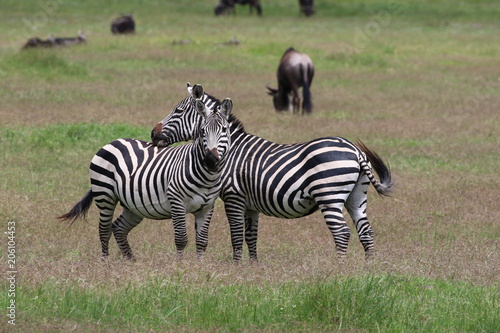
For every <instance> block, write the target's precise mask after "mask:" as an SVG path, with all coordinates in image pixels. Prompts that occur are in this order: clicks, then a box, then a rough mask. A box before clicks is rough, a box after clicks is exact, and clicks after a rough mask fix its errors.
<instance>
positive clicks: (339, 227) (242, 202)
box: [152, 92, 394, 262]
mask: <svg viewBox="0 0 500 333" xmlns="http://www.w3.org/2000/svg"><path fill="white" fill-rule="evenodd" d="M191 93H192V92H191ZM193 97H194V96H190V97H188V99H190V98H193ZM198 118H199V115H198V114H197V113H196V112H194V109H193V108H186V109H183V110H182V111H180V110H179V109H176V110H173V111H172V112H171V113H170V114H169V115H168V116H167V117H166V118H165V119H164V120H163V123H162V126H161V132H158V129H159V128H160V126H159V125H158V124H157V125H156V127H155V130H153V131H152V136H153V140H154V138H157V139H161V140H164V141H165V142H169V143H170V142H172V141H174V140H182V141H185V140H189V139H191V138H192V137H193V136H194V134H195V132H196V130H195V127H194V126H193V125H192V124H194V123H196V121H197V120H198ZM229 122H230V128H231V144H232V146H231V152H230V153H229V155H228V156H227V162H226V166H225V168H224V170H223V171H222V188H221V192H220V196H221V199H222V200H223V201H224V205H225V211H226V215H227V218H228V221H229V226H230V232H231V243H232V248H233V259H234V261H236V262H238V261H240V260H241V257H242V248H243V238H244V239H245V242H246V244H247V246H248V251H249V257H250V260H251V261H257V230H258V220H259V214H260V213H262V214H265V215H267V216H274V217H279V218H285V219H292V218H299V217H303V216H306V215H309V214H312V213H313V212H315V211H317V210H318V209H319V210H320V211H321V212H322V214H323V217H324V219H325V221H326V224H327V226H328V228H329V230H330V232H331V234H332V235H333V239H334V243H335V248H336V252H337V254H338V256H339V257H340V258H343V257H344V256H345V254H346V252H347V246H348V243H349V238H350V234H351V232H350V229H349V227H348V225H347V223H346V222H345V219H344V217H343V213H342V209H343V207H345V208H346V209H347V211H348V213H349V215H350V216H351V218H352V220H353V222H354V225H355V227H356V230H357V232H358V237H359V240H360V242H361V244H362V246H363V248H364V251H365V256H366V258H367V259H368V258H370V257H371V256H372V254H373V252H374V244H373V230H372V227H371V226H370V223H369V221H368V217H367V214H366V206H367V191H368V187H369V185H370V183H371V184H372V185H373V186H374V187H375V189H376V191H377V192H378V193H379V194H380V195H382V196H388V195H389V194H390V192H391V191H392V189H393V185H394V182H393V179H392V176H391V170H390V168H389V167H388V166H387V165H386V163H385V162H384V161H383V160H382V158H380V156H379V155H377V154H376V153H374V152H373V151H371V150H370V149H368V148H367V147H366V146H365V145H364V144H363V143H362V142H361V141H358V143H357V145H355V144H353V143H351V142H350V141H348V140H347V139H344V138H341V137H323V138H317V139H314V140H312V141H309V142H304V143H296V144H278V143H274V142H271V141H268V140H266V139H263V138H260V137H258V136H255V135H252V134H249V133H247V132H246V131H245V129H244V126H243V124H242V123H241V122H240V121H239V120H238V119H237V118H236V116H235V115H234V114H231V115H230V117H229ZM372 165H373V169H374V170H375V172H376V173H377V174H378V175H379V178H380V181H377V180H376V179H375V176H374V173H373V171H372V167H371V166H372Z"/></svg>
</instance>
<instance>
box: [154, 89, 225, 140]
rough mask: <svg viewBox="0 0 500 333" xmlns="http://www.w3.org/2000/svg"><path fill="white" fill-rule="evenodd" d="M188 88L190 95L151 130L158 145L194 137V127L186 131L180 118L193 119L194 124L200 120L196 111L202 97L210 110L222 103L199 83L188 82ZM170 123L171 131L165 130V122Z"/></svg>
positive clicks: (184, 119)
mask: <svg viewBox="0 0 500 333" xmlns="http://www.w3.org/2000/svg"><path fill="white" fill-rule="evenodd" d="M187 90H188V92H189V96H188V97H186V98H184V99H183V100H182V101H180V102H179V104H177V106H176V107H175V108H174V109H173V110H172V112H171V113H170V114H169V115H168V116H166V117H165V118H164V119H163V120H161V121H160V122H159V123H158V124H156V126H155V127H154V128H153V130H152V131H151V139H152V141H153V144H154V145H155V146H158V147H167V146H169V145H171V144H172V143H175V142H180V141H186V140H183V139H182V138H184V137H189V138H190V139H189V140H191V138H192V135H193V133H192V128H189V130H190V131H189V132H186V130H187V128H186V127H185V126H184V125H183V123H181V122H178V119H182V120H183V121H192V122H194V124H196V123H197V122H198V119H199V117H198V112H196V107H195V101H196V100H198V99H200V100H201V101H202V102H203V103H204V104H205V106H206V107H207V109H208V110H211V111H213V110H215V109H216V108H217V107H218V106H219V105H220V104H221V103H220V100H218V99H217V98H215V97H213V96H211V95H208V94H206V93H205V92H204V91H203V87H202V86H201V85H199V84H195V85H194V86H191V84H190V83H189V82H188V83H187ZM186 115H189V116H190V118H189V119H186V118H185V116H186ZM167 123H168V124H170V126H169V127H170V128H171V129H172V130H171V131H169V133H166V132H165V130H166V129H165V128H164V127H163V124H167Z"/></svg>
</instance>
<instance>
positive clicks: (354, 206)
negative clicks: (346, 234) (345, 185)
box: [345, 176, 374, 259]
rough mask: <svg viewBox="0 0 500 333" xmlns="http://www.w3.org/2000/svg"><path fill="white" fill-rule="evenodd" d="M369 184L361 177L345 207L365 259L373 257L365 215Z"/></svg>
mask: <svg viewBox="0 0 500 333" xmlns="http://www.w3.org/2000/svg"><path fill="white" fill-rule="evenodd" d="M369 184H370V182H369V180H368V177H366V176H363V177H361V179H360V180H359V181H358V183H357V184H356V186H355V187H354V189H353V190H352V191H351V194H350V195H349V197H348V198H347V201H346V204H345V207H346V209H347V211H348V212H349V215H350V216H351V218H352V221H353V222H354V225H355V226H356V230H357V231H358V236H359V241H360V242H361V245H363V248H364V250H365V256H366V259H369V258H370V257H372V255H373V248H374V246H373V229H372V227H371V225H370V223H369V222H368V216H367V215H366V204H367V200H368V197H367V191H368V186H369Z"/></svg>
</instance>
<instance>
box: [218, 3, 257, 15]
mask: <svg viewBox="0 0 500 333" xmlns="http://www.w3.org/2000/svg"><path fill="white" fill-rule="evenodd" d="M237 4H238V5H246V4H248V5H249V6H250V14H253V9H254V8H255V10H256V11H257V15H259V16H262V6H261V5H260V0H220V2H219V4H218V5H217V6H215V8H214V12H215V15H217V16H218V15H224V14H229V13H233V14H234V13H235V10H234V6H235V5H237Z"/></svg>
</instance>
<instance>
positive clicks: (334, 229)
mask: <svg viewBox="0 0 500 333" xmlns="http://www.w3.org/2000/svg"><path fill="white" fill-rule="evenodd" d="M339 201H340V200H339ZM318 206H319V208H320V210H321V212H322V213H323V217H324V218H325V221H326V225H327V226H328V229H329V230H330V232H331V233H332V236H333V240H334V241H335V248H336V250H337V255H338V257H339V258H340V259H343V258H344V257H345V254H346V252H347V245H349V238H350V237H351V230H350V229H349V226H348V225H347V223H346V222H345V219H344V216H343V215H342V208H343V206H344V202H343V201H341V202H336V203H335V204H319V205H318Z"/></svg>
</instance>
